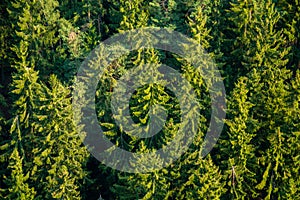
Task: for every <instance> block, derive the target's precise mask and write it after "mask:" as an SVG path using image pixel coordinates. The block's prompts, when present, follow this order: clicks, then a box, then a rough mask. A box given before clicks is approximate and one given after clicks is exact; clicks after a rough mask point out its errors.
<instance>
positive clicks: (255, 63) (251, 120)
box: [0, 0, 300, 200]
mask: <svg viewBox="0 0 300 200" xmlns="http://www.w3.org/2000/svg"><path fill="white" fill-rule="evenodd" d="M0 9H1V13H0V15H1V16H0V39H1V40H0V177H1V178H0V199H12V200H15V199H18V200H30V199H61V200H62V199H72V200H73V199H89V200H90V199H95V200H96V199H105V200H108V199H112V200H113V199H128V200H131V199H145V200H146V199H159V200H160V199H257V200H258V199H290V200H296V199H300V177H299V171H300V169H299V168H300V157H299V156H300V155H299V152H300V1H299V0H215V1H212V0H187V1H186V0H147V1H142V0H130V1H128V0H2V3H1V5H0ZM149 27H150V28H151V27H152V28H155V27H160V28H165V29H168V30H170V31H176V32H179V33H181V34H183V35H185V36H186V37H189V38H191V39H193V40H194V41H196V43H197V44H199V46H201V48H203V49H204V50H205V51H206V52H207V55H209V57H210V58H211V60H212V61H213V62H214V64H215V65H216V67H217V69H218V73H219V74H220V77H218V76H216V75H215V73H211V74H209V75H210V78H209V79H211V80H218V81H222V83H223V84H224V87H225V91H226V106H225V104H224V105H216V106H217V108H218V110H219V111H220V112H224V113H226V118H225V119H222V123H224V127H222V132H221V135H220V138H218V140H217V141H215V142H216V145H214V147H213V149H212V151H210V152H209V153H208V154H207V155H205V156H204V157H202V156H201V155H202V154H203V148H202V145H203V141H204V140H205V136H206V133H207V132H209V130H210V123H211V120H214V118H213V117H212V115H213V114H212V113H214V108H212V106H211V104H212V102H213V101H212V97H211V94H216V95H219V94H217V92H216V91H214V92H215V93H212V92H211V89H210V82H207V81H206V80H207V77H205V76H203V74H201V73H199V71H197V70H195V66H194V65H193V63H190V62H188V59H184V58H183V57H181V56H180V55H178V54H176V53H174V52H169V51H166V50H162V49H155V48H139V49H136V50H133V51H131V52H129V53H127V54H124V55H122V56H120V57H119V58H117V59H115V60H114V61H113V62H111V63H109V65H108V66H107V68H106V70H104V72H103V74H102V76H101V79H99V80H98V83H97V85H96V87H95V88H96V92H95V94H94V99H95V106H94V107H95V111H96V112H95V115H96V117H97V121H94V122H93V123H96V124H97V126H99V127H101V129H102V130H103V134H104V135H105V136H106V138H107V139H108V140H110V141H111V142H112V143H113V144H114V145H115V146H117V147H118V148H121V149H123V150H126V151H128V152H134V153H137V154H138V155H141V156H139V157H138V159H136V163H133V162H132V160H129V161H128V162H127V164H128V165H132V167H135V166H134V164H136V165H137V166H139V167H140V168H141V169H144V168H147V167H148V168H149V166H151V167H153V170H150V171H148V172H146V173H133V172H126V171H121V170H118V169H116V168H113V167H110V166H107V165H105V164H104V163H102V162H100V161H99V160H97V159H96V158H95V157H94V156H93V155H92V154H91V153H90V151H89V149H88V148H87V147H86V146H85V145H84V143H83V141H82V138H81V137H80V132H82V131H87V130H88V128H90V127H82V128H79V127H78V126H77V125H76V123H75V122H74V118H76V117H77V115H78V116H79V115H80V114H81V113H80V112H74V109H73V105H72V103H73V102H74V99H73V97H74V93H73V92H74V83H75V82H76V80H77V72H78V70H79V69H80V66H82V65H83V64H84V62H85V60H86V59H87V58H88V56H89V55H90V53H91V52H93V50H94V49H95V48H96V49H97V47H98V53H99V52H100V53H101V51H100V50H101V48H99V46H98V45H99V44H101V42H103V41H105V40H107V39H109V38H111V37H112V36H114V35H116V34H122V33H126V31H130V30H134V29H140V28H149ZM170 37H171V35H170ZM134 40H135V42H136V43H137V44H138V42H140V41H141V39H140V38H138V37H137V38H134ZM174 43H176V41H174ZM182 48H186V51H188V49H189V48H190V47H189V46H185V47H182ZM119 50H120V51H121V49H119ZM100 53H99V54H97V51H96V54H97V55H98V57H97V58H98V59H99V60H101V59H102V58H101V57H100V56H99V55H101V54H100ZM199 59H203V60H199V63H203V65H204V66H206V65H209V63H207V62H208V61H207V60H205V59H204V58H202V57H201V58H199ZM149 63H151V64H153V66H154V67H153V68H151V67H149V70H158V68H157V67H155V66H159V65H162V64H164V65H167V66H170V67H171V68H172V70H174V73H175V72H176V73H180V74H181V75H182V77H183V78H184V79H185V80H186V81H187V82H188V83H189V85H190V86H192V88H193V92H194V93H195V97H196V99H197V101H196V102H195V103H194V104H195V105H197V106H198V107H199V111H196V110H195V109H193V107H192V106H191V105H194V104H189V100H191V99H189V98H186V103H185V104H181V102H180V99H178V96H176V93H175V92H174V91H171V90H170V89H169V88H167V87H164V85H162V84H157V83H154V84H152V83H148V84H143V85H141V86H140V87H138V88H137V89H136V90H135V91H134V93H133V94H132V95H131V96H130V100H129V113H130V120H132V121H133V122H134V123H135V124H137V126H139V127H147V123H151V122H153V121H154V122H156V123H157V125H155V126H154V127H160V126H161V129H159V130H158V131H159V132H158V133H157V134H156V135H154V136H152V137H145V138H139V137H137V136H136V135H133V134H132V132H134V131H135V134H137V135H138V134H141V133H142V131H139V130H142V129H137V128H136V129H135V128H132V129H130V130H129V129H126V123H125V127H124V126H118V124H117V123H116V121H118V120H121V121H122V120H123V121H125V120H128V118H126V117H124V112H122V110H121V111H120V112H117V113H118V114H115V113H116V111H114V109H112V108H111V102H112V101H113V100H112V98H113V97H114V96H113V90H114V89H113V88H114V86H116V84H117V83H118V82H120V80H122V76H124V75H125V74H126V71H130V70H132V69H139V67H141V66H145V65H146V66H147V64H149ZM98 64H99V63H97V62H95V63H93V62H90V63H88V65H90V66H91V68H93V67H94V68H96V67H97V65H98ZM149 66H150V65H149ZM151 66H152V65H151ZM86 75H87V78H90V77H89V73H88V72H86ZM152 76H153V80H157V79H160V78H161V77H160V75H159V74H157V73H152ZM168 77H169V78H171V79H170V81H169V82H172V83H173V82H174V83H175V82H176V81H177V82H178V87H180V88H181V90H182V91H187V89H186V88H185V87H181V86H182V85H181V84H179V83H180V82H182V81H181V79H180V78H178V77H177V76H175V75H174V76H171V75H169V76H168ZM147 78H148V76H147V75H142V74H141V75H139V76H136V77H135V79H134V80H135V82H139V83H140V82H143V81H147V80H146V79H147ZM82 94H84V92H83V93H82ZM79 95H81V93H80V94H79ZM119 101H122V99H121V100H119ZM154 105H159V106H160V108H163V109H164V110H165V111H166V112H165V114H166V115H163V114H162V116H163V117H162V118H155V119H154V118H153V115H152V114H151V112H152V111H153V109H152V110H151V108H152V107H153V106H154ZM185 106H186V107H185ZM189 106H190V107H189ZM183 108H185V109H183ZM182 109H183V110H182ZM182 114H185V116H187V119H188V121H187V122H186V123H187V124H185V125H184V122H183V121H182V118H181V115H182ZM192 116H193V117H192ZM194 116H197V117H196V118H195V117H194ZM192 119H196V121H197V126H195V123H196V122H194V120H192ZM88 120H89V119H87V121H88ZM88 122H91V121H88ZM126 122H127V121H126ZM91 123H92V122H91ZM128 124H129V120H128ZM183 126H187V127H189V128H191V129H193V128H194V127H196V128H195V129H193V131H194V132H195V136H194V137H193V141H192V142H191V144H190V145H189V147H188V148H187V149H186V151H185V152H184V153H183V154H182V155H181V156H180V157H179V158H178V159H176V160H174V161H173V162H171V163H169V164H168V165H166V166H164V160H163V157H162V156H159V155H157V154H155V152H156V150H157V149H160V148H162V147H164V146H166V145H168V144H169V143H170V141H175V143H174V144H176V145H174V148H173V153H175V152H178V151H180V150H181V149H180V148H179V147H180V145H179V144H181V142H182V138H180V137H179V139H178V137H177V136H178V134H177V132H178V130H180V128H182V127H183ZM143 130H144V129H143ZM93 142H94V141H93ZM177 145H178V149H176V148H177ZM171 153H172V152H171ZM146 154H149V155H153V156H152V157H151V156H150V157H146V156H143V155H146ZM112 155H113V154H112ZM114 159H122V158H121V157H115V158H114Z"/></svg>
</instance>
